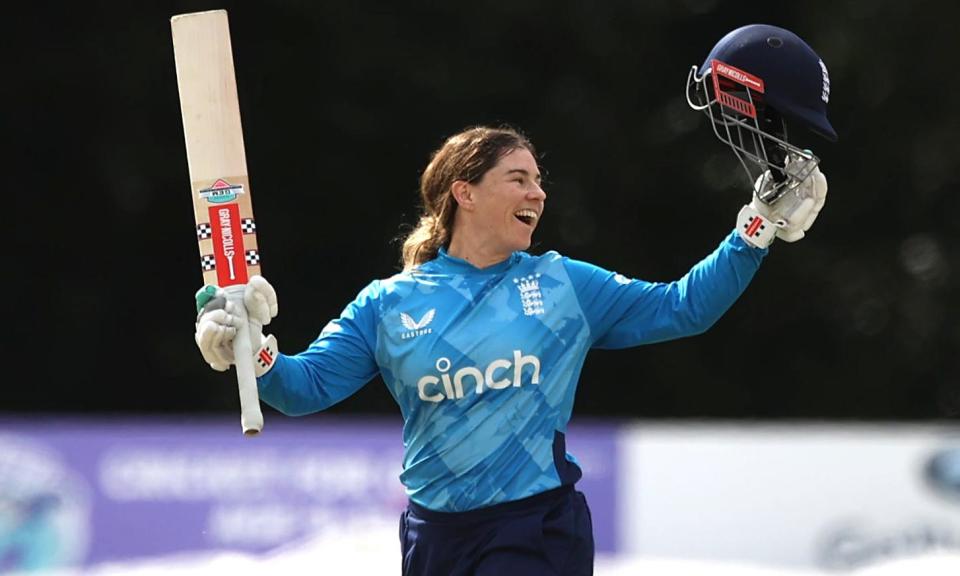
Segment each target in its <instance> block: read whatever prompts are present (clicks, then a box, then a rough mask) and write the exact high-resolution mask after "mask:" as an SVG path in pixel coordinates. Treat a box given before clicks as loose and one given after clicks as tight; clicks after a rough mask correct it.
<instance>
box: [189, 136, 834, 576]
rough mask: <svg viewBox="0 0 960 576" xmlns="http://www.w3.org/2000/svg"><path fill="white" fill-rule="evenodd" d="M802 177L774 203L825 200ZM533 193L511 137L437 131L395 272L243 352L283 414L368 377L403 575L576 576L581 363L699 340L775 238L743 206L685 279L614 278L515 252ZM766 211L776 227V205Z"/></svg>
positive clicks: (585, 517) (535, 171)
mask: <svg viewBox="0 0 960 576" xmlns="http://www.w3.org/2000/svg"><path fill="white" fill-rule="evenodd" d="M810 174H811V175H810V176H809V177H808V178H804V179H803V180H802V181H801V182H798V184H797V186H796V189H797V190H798V191H797V193H796V194H795V195H786V194H785V195H784V196H785V197H787V200H788V201H789V206H795V205H797V204H798V202H807V204H809V205H810V206H812V205H813V200H812V199H810V198H807V196H804V195H803V194H807V195H809V196H810V197H811V198H812V196H813V195H814V193H815V192H816V193H822V194H821V195H823V194H825V193H826V180H825V177H824V176H823V175H822V174H820V173H819V171H818V170H812V171H811V172H810ZM798 178H799V177H798ZM540 182H541V180H540V169H539V167H538V165H537V157H536V152H535V150H534V147H533V145H532V144H531V143H530V141H529V140H528V139H527V138H526V137H525V136H523V135H522V134H521V133H520V132H519V131H517V130H515V129H513V128H509V127H501V128H490V127H483V126H480V127H471V128H468V129H466V130H464V131H462V132H460V133H458V134H455V135H453V136H451V137H450V138H448V139H447V140H446V141H445V142H444V143H443V145H442V146H441V147H440V148H439V150H437V151H435V152H434V153H433V155H432V156H431V159H430V163H429V164H428V165H427V167H426V169H425V170H424V172H423V175H422V177H421V180H420V193H421V199H422V201H423V214H422V215H421V217H420V221H419V224H418V225H417V227H416V228H415V229H414V230H413V232H411V233H410V235H409V236H407V238H406V240H405V241H404V244H403V251H402V256H403V270H402V271H401V272H400V273H398V274H395V275H393V276H391V277H389V278H384V279H380V280H374V281H372V282H370V284H368V285H367V286H366V287H365V288H364V289H363V290H361V291H360V293H359V294H358V295H357V297H356V299H355V300H354V301H353V302H351V303H350V304H348V305H347V306H346V308H344V310H343V312H342V313H341V315H340V317H339V318H337V319H334V320H332V321H330V322H329V323H328V324H327V325H326V327H324V329H323V330H322V331H321V333H320V336H319V337H317V339H316V340H314V342H313V343H312V344H311V345H310V346H309V348H308V349H307V350H305V351H303V352H300V353H299V354H295V355H284V354H279V353H278V352H277V350H276V339H275V338H274V337H273V336H270V337H268V338H266V339H263V343H264V345H263V347H262V349H261V350H260V351H259V352H258V354H257V358H258V359H259V361H260V366H259V368H258V376H259V379H258V388H259V392H260V397H261V399H262V400H263V401H265V402H266V403H267V404H269V405H271V406H273V407H274V408H276V409H277V410H279V411H281V412H283V413H285V414H288V415H300V414H307V413H311V412H316V411H319V410H323V409H325V408H328V407H330V406H332V405H333V404H336V403H337V402H339V401H341V400H343V399H344V398H346V397H348V396H350V395H351V394H353V393H354V392H356V391H357V390H359V389H360V388H361V387H363V386H364V385H365V384H366V383H367V382H369V381H370V380H371V379H373V377H374V376H376V375H377V374H378V373H379V374H380V375H381V376H382V378H383V381H384V383H385V384H386V385H387V387H388V388H389V390H390V393H391V394H392V395H393V397H394V399H396V401H397V404H398V405H399V406H400V411H401V414H402V416H403V445H404V456H403V472H402V473H401V475H400V481H401V482H402V483H403V485H404V487H405V488H406V493H407V495H408V497H409V502H408V505H407V509H406V511H405V512H404V513H403V515H402V516H401V518H400V541H401V549H402V552H403V556H402V565H403V573H404V574H411V575H412V574H449V575H463V576H467V575H487V576H489V575H499V574H525V575H557V574H575V575H586V574H592V573H593V563H594V540H593V527H592V521H591V516H590V510H589V508H588V506H587V501H586V497H585V496H584V495H583V493H582V492H580V491H579V490H578V489H577V482H578V481H579V480H580V478H581V476H582V473H581V469H580V465H579V463H578V462H577V459H576V458H575V457H574V456H573V455H572V454H569V453H568V452H567V448H566V440H565V434H566V430H567V424H568V422H569V421H570V417H571V415H572V411H573V401H574V397H575V396H576V390H577V386H578V384H579V379H580V371H581V369H582V367H583V363H584V361H585V359H586V356H587V353H588V352H589V351H590V350H591V349H593V348H627V347H632V346H640V345H643V344H651V343H655V342H662V341H664V340H671V339H676V338H683V337H686V336H692V335H694V334H699V333H701V332H703V331H705V330H707V329H708V328H709V327H710V326H712V325H713V323H714V322H716V321H717V320H718V319H719V318H720V316H721V315H723V313H724V312H725V311H726V310H727V309H729V307H730V306H731V305H733V303H734V302H735V301H736V300H737V298H739V297H740V295H741V294H742V293H743V291H744V289H746V287H747V284H749V282H750V281H751V279H752V278H753V276H754V274H755V273H756V271H757V269H758V268H759V266H760V262H761V261H762V260H763V258H764V256H765V255H766V254H767V246H768V245H769V244H770V243H771V242H772V241H773V238H774V235H775V234H776V233H777V230H778V226H777V225H775V224H774V221H772V220H773V219H772V218H769V219H768V217H767V216H764V215H763V213H761V212H760V210H758V209H755V205H754V203H751V205H749V206H744V207H743V208H742V209H741V211H740V215H739V216H738V222H737V225H736V227H735V229H734V230H731V231H730V232H729V233H728V234H727V235H726V237H725V238H724V239H723V240H722V241H721V242H720V244H719V246H718V247H717V248H716V250H714V252H713V253H712V254H710V255H708V256H707V257H706V258H704V259H703V260H702V261H700V262H699V263H698V264H696V265H695V266H694V267H693V268H692V269H691V270H690V271H689V272H688V273H687V274H686V275H685V276H684V277H683V278H681V279H679V280H677V281H675V282H646V281H643V280H635V279H630V278H627V277H625V276H624V275H622V274H616V273H614V272H613V271H609V270H605V269H603V268H600V267H598V266H595V265H593V264H590V263H587V262H582V261H578V260H573V259H571V258H567V257H565V256H562V255H560V254H558V253H557V252H552V251H551V252H546V253H545V254H541V255H532V254H529V253H527V252H526V250H528V249H529V248H530V245H531V238H532V235H533V232H534V231H535V230H536V227H537V225H538V223H539V222H540V218H541V217H542V216H543V210H544V204H545V201H546V198H547V195H546V193H545V192H544V191H543V188H542V187H541V185H540ZM801 193H802V194H801ZM754 198H756V194H754ZM808 200H809V201H808ZM755 202H759V200H755ZM807 204H803V205H804V206H806V205H807ZM810 206H808V208H809V207H810ZM764 210H767V212H766V213H767V215H768V216H769V215H770V214H771V213H772V214H775V215H776V216H777V217H778V218H779V217H781V216H782V215H781V214H780V213H778V212H777V211H776V210H777V204H774V205H772V206H770V207H769V208H768V209H766V208H765V209H764ZM791 214H793V212H791ZM786 218H789V217H786ZM786 218H785V220H786ZM807 227H809V226H807ZM803 230H804V231H805V230H806V228H803ZM800 237H802V234H798V235H797V236H796V237H791V238H790V240H789V241H795V240H797V239H799V238H800ZM248 292H249V294H248V295H247V296H248V298H247V300H248V302H246V306H247V308H248V309H249V310H250V317H251V318H253V319H254V320H256V321H259V322H261V323H263V324H266V323H268V322H270V320H271V317H272V314H269V313H266V312H265V307H264V306H263V303H265V302H268V303H274V304H275V303H276V292H275V291H274V290H273V288H272V287H271V286H270V285H269V284H268V283H266V281H265V280H263V279H262V278H260V277H256V278H254V279H251V282H250V285H249V291H248ZM203 308H204V310H202V311H201V316H200V319H199V322H198V326H197V334H198V336H197V341H198V343H200V349H201V352H203V354H204V358H207V359H208V361H209V362H210V364H211V365H212V366H214V367H221V368H222V367H224V365H225V363H224V362H223V359H224V358H225V357H226V356H227V355H229V354H230V350H231V348H230V346H229V342H230V339H231V334H233V333H235V332H236V331H237V330H239V329H243V328H244V326H243V325H241V324H239V323H238V322H237V321H236V320H235V317H234V316H233V314H231V313H230V311H229V310H220V309H207V308H208V307H207V306H204V307H203ZM258 310H260V311H261V312H258ZM274 310H275V307H274ZM256 328H257V329H259V326H256ZM226 364H229V363H226Z"/></svg>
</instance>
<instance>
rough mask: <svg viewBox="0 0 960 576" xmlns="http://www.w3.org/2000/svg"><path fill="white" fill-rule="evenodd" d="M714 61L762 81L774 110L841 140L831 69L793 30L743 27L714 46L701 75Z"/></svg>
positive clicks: (829, 137)
mask: <svg viewBox="0 0 960 576" xmlns="http://www.w3.org/2000/svg"><path fill="white" fill-rule="evenodd" d="M714 60H718V61H720V62H723V63H725V64H729V65H730V66H734V67H736V68H739V69H740V70H744V71H747V72H749V73H750V74H752V75H753V76H757V77H759V78H760V79H762V80H763V82H764V85H765V91H764V93H763V99H764V101H765V102H766V103H767V104H768V105H769V106H770V107H772V108H774V109H775V110H776V111H778V112H779V113H780V114H782V115H784V116H786V117H787V118H790V119H792V120H795V121H798V122H800V123H801V124H803V125H804V126H806V127H807V128H809V129H810V130H813V131H814V132H816V133H817V134H819V135H820V136H823V137H824V138H826V139H828V140H830V141H831V142H836V141H837V133H836V131H835V130H834V129H833V126H832V125H831V124H830V121H829V120H827V103H828V102H829V101H830V74H829V73H828V72H827V65H826V64H824V63H823V60H821V59H820V57H819V56H817V53H816V52H814V51H813V48H811V47H810V46H809V45H808V44H807V43H806V42H804V41H803V40H802V39H801V38H800V37H799V36H797V35H796V34H794V33H793V32H791V31H789V30H785V29H783V28H778V27H776V26H770V25H768V24H751V25H749V26H743V27H742V28H737V29H736V30H734V31H732V32H730V33H729V34H727V35H726V36H724V37H723V38H721V39H720V41H719V42H717V44H716V46H714V47H713V50H711V51H710V54H709V55H708V56H707V59H706V60H705V61H704V63H703V64H702V65H701V66H700V75H701V76H703V75H705V74H706V73H707V72H708V71H709V70H710V67H711V64H712V62H713V61H714Z"/></svg>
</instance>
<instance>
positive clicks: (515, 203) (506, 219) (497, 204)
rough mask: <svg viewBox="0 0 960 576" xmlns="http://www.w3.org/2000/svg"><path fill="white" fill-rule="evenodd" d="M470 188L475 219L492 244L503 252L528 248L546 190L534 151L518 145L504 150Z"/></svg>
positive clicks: (541, 211)
mask: <svg viewBox="0 0 960 576" xmlns="http://www.w3.org/2000/svg"><path fill="white" fill-rule="evenodd" d="M470 186H471V187H472V188H473V191H472V192H473V194H472V197H473V198H474V202H475V204H474V206H475V216H476V218H475V223H476V225H477V226H478V227H479V228H480V232H481V234H482V236H483V237H484V238H485V239H486V240H487V241H488V242H491V243H493V245H492V246H490V247H491V248H495V249H499V250H502V251H504V252H506V253H510V252H513V251H515V250H526V249H528V248H530V242H531V240H532V236H533V231H534V229H536V227H537V224H538V223H539V222H540V217H541V215H543V206H544V201H545V200H546V198H547V195H546V193H545V192H544V191H543V189H542V188H541V187H540V170H539V169H538V168H537V161H536V160H535V159H534V157H533V154H531V153H530V151H529V150H527V149H526V148H518V149H516V150H514V151H512V152H510V153H509V154H506V155H505V156H503V157H502V158H500V161H499V162H497V164H496V165H495V166H494V167H493V168H491V169H490V170H488V171H487V173H486V174H484V175H483V178H481V179H480V181H479V182H477V183H476V184H471V185H470Z"/></svg>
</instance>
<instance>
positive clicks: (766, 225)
mask: <svg viewBox="0 0 960 576" xmlns="http://www.w3.org/2000/svg"><path fill="white" fill-rule="evenodd" d="M806 162H807V160H803V159H798V160H794V161H793V162H791V163H790V164H788V165H787V171H788V172H793V173H802V171H803V170H804V169H805V164H806ZM770 181H771V180H770V173H769V172H766V173H764V174H763V175H762V176H760V177H759V178H758V179H757V182H756V184H755V185H754V195H753V200H752V201H751V202H750V204H748V205H746V206H744V207H743V208H742V209H741V210H740V213H739V214H738V215H737V230H738V231H739V232H740V235H741V236H742V237H743V238H744V239H745V240H746V241H747V242H749V243H750V244H752V245H754V246H756V247H758V248H766V247H768V246H769V245H770V244H771V243H772V242H773V241H774V239H775V238H780V239H781V240H783V241H784V242H796V241H797V240H800V239H802V238H803V237H804V236H805V235H806V232H807V230H809V229H810V227H811V226H813V223H814V221H815V220H816V219H817V216H818V215H819V214H820V210H822V209H823V205H824V204H825V203H826V201H827V177H826V176H824V175H823V173H822V172H820V168H819V167H814V169H813V170H812V171H811V172H810V175H809V176H807V178H805V179H804V181H803V182H801V183H800V184H799V185H798V186H796V187H795V188H794V189H793V190H790V191H788V192H787V193H785V194H784V195H783V196H781V197H780V198H778V199H777V200H776V201H775V202H773V203H772V204H767V203H765V202H762V201H761V200H760V199H759V198H758V197H757V191H758V190H762V189H763V187H764V186H766V185H767V184H768V183H770Z"/></svg>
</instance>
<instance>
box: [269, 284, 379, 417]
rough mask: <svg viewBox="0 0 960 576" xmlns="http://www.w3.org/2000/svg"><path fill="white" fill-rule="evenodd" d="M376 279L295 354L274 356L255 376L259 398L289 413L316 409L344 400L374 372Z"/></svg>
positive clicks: (368, 379) (377, 315)
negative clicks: (269, 366)
mask: <svg viewBox="0 0 960 576" xmlns="http://www.w3.org/2000/svg"><path fill="white" fill-rule="evenodd" d="M378 292H379V282H378V281H374V282H372V283H370V284H369V285H368V286H367V287H366V288H364V289H363V290H362V291H361V292H360V293H359V294H358V295H357V297H356V299H355V300H354V301H353V302H351V303H350V304H348V305H347V307H346V308H344V310H343V312H342V313H341V314H340V317H339V318H337V319H335V320H331V321H330V322H329V323H328V324H327V325H326V326H324V328H323V330H322V331H321V332H320V335H319V336H318V337H317V339H316V340H314V341H313V343H312V344H310V346H309V347H308V348H307V349H306V350H304V351H303V352H300V353H299V354H296V355H292V356H288V355H284V354H278V355H277V359H276V360H275V361H274V363H273V367H272V368H271V369H270V370H269V371H268V372H267V373H266V374H264V375H263V376H261V377H260V378H258V379H257V384H258V388H259V390H260V398H261V399H262V400H263V401H264V402H266V403H267V404H269V405H270V406H272V407H273V408H275V409H277V410H279V411H280V412H282V413H284V414H286V415H288V416H300V415H303V414H309V413H312V412H318V411H320V410H324V409H326V408H329V407H330V406H333V405H334V404H336V403H337V402H340V401H341V400H343V399H345V398H347V397H348V396H350V395H351V394H353V393H354V392H356V391H357V390H359V389H360V388H362V387H363V386H364V385H365V384H366V383H367V382H369V381H370V380H372V379H373V377H374V376H376V375H377V373H378V372H379V367H378V366H377V363H376V359H375V356H374V351H375V350H376V344H377V323H378V321H379V320H378V319H379V313H378V310H377V295H378Z"/></svg>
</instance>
